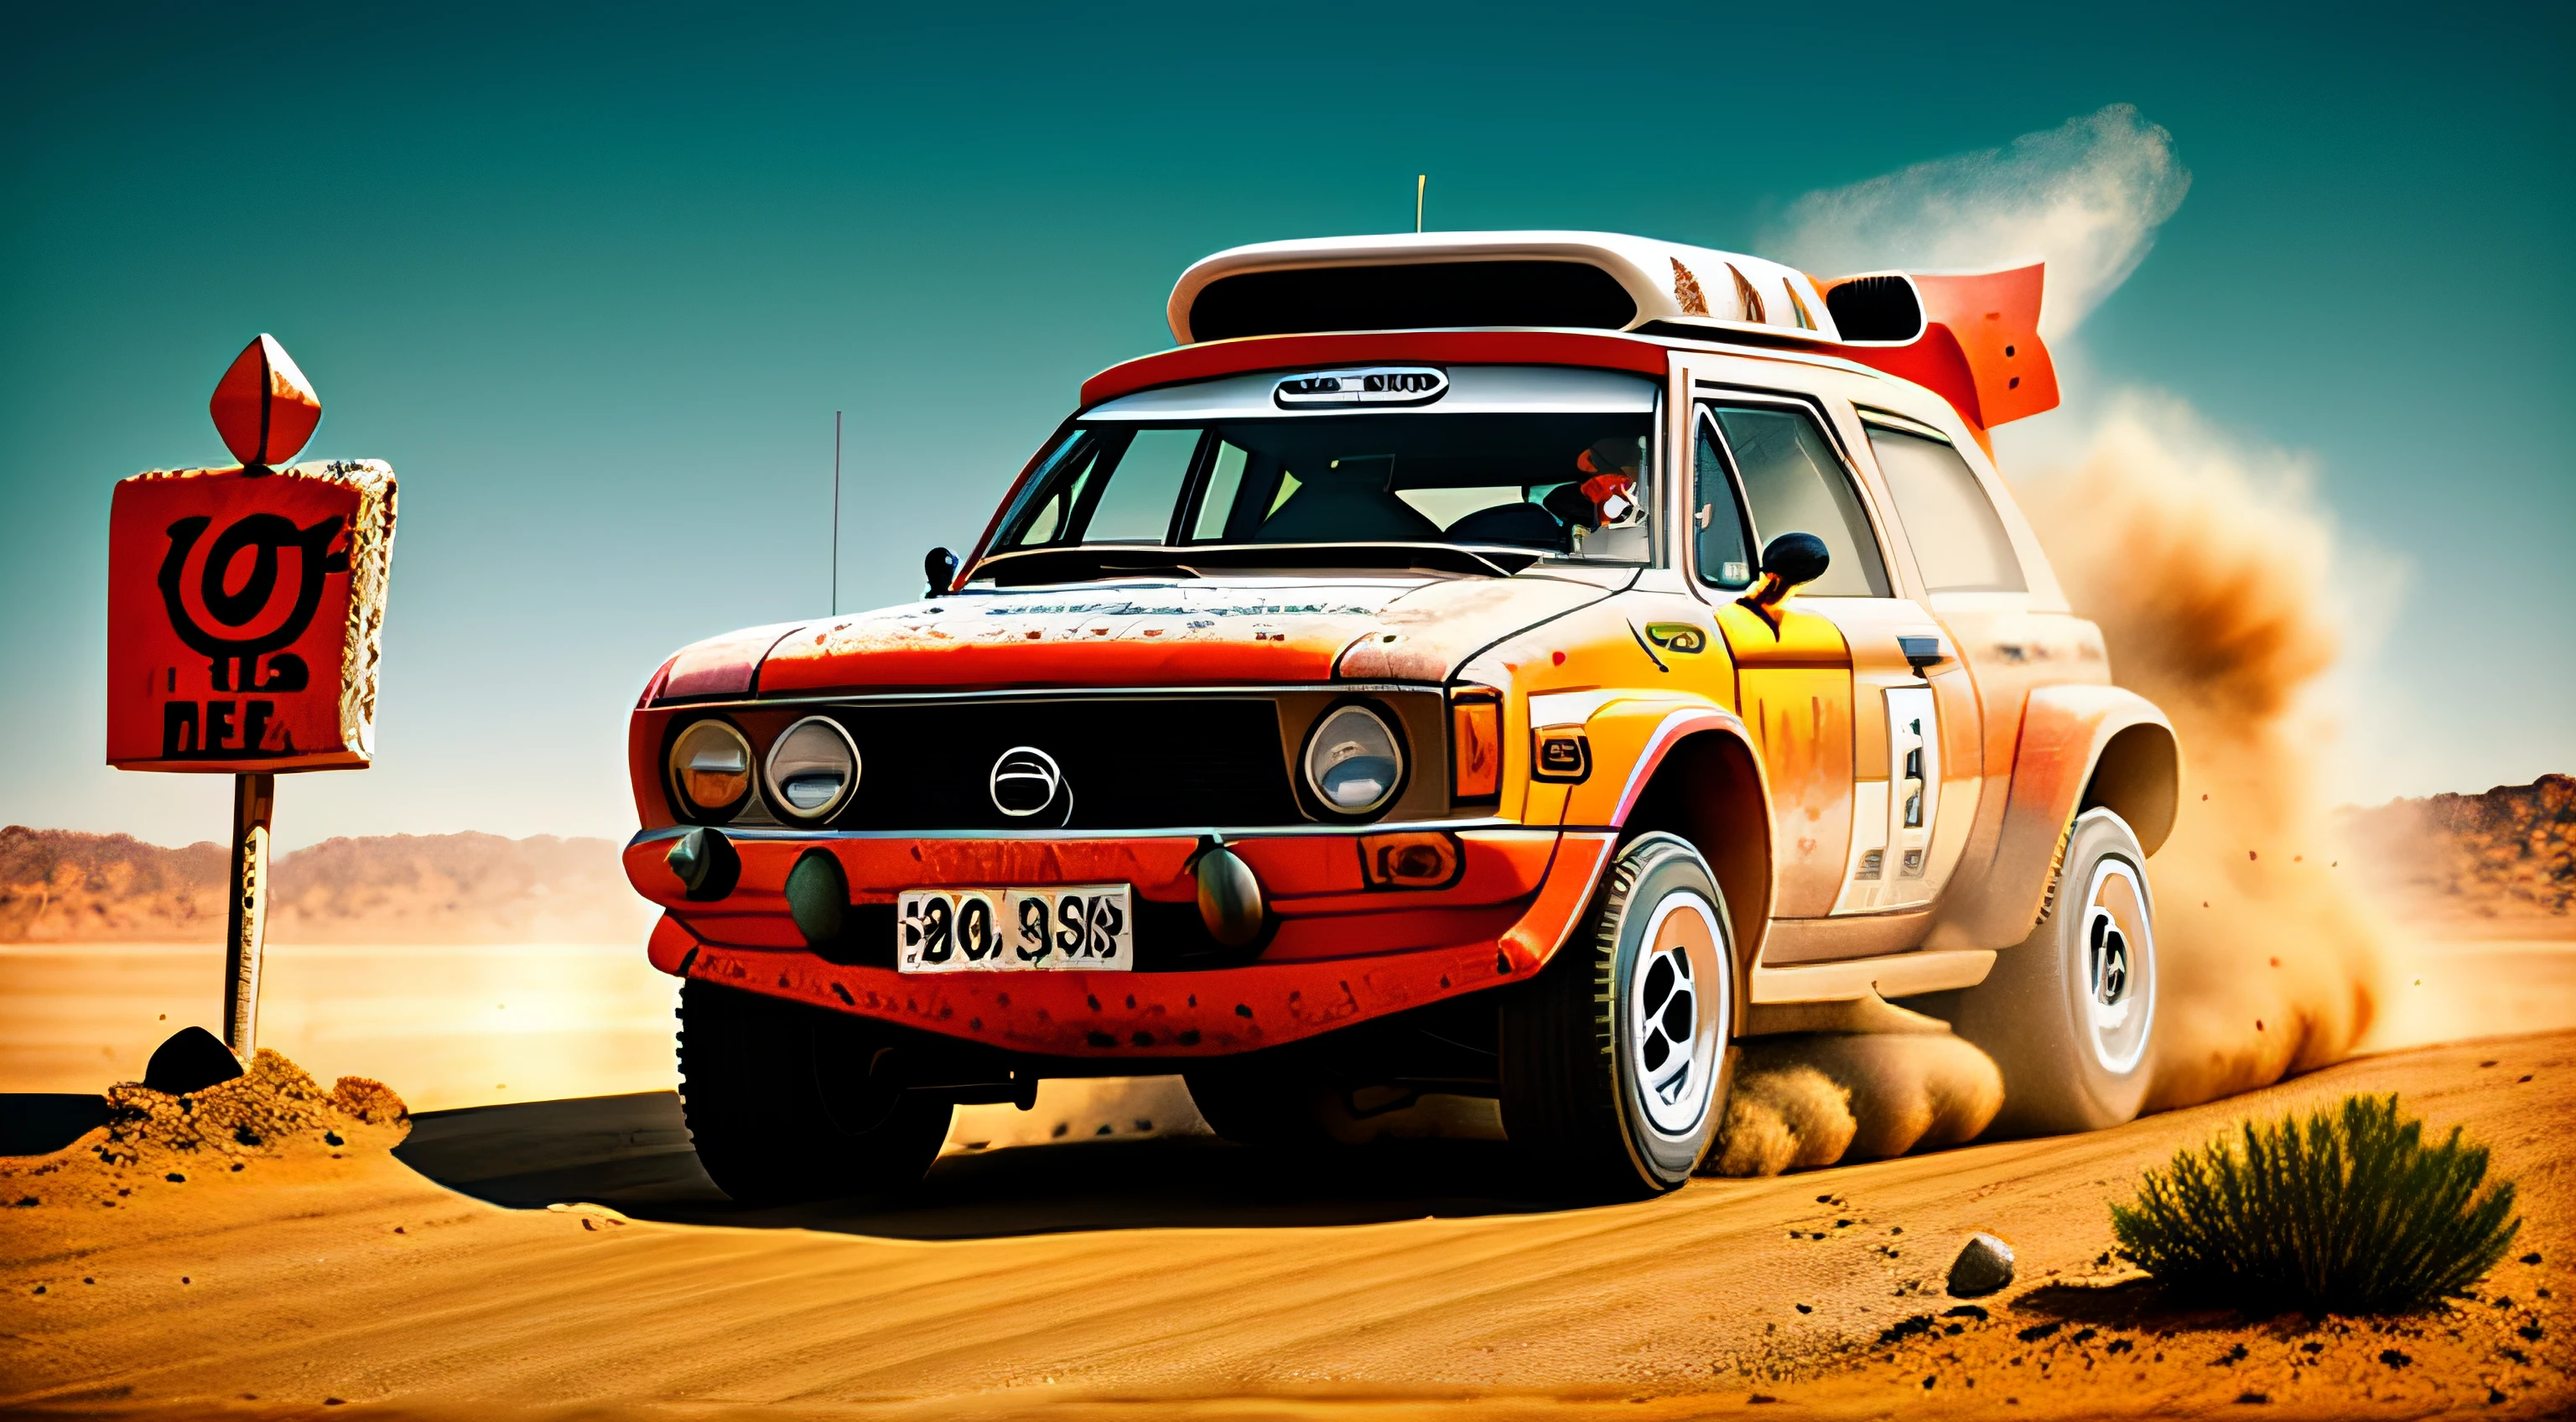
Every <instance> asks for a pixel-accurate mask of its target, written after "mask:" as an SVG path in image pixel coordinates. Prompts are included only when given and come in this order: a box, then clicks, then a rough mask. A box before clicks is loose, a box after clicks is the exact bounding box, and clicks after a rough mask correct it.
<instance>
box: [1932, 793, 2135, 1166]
mask: <svg viewBox="0 0 2576 1422" xmlns="http://www.w3.org/2000/svg"><path fill="white" fill-rule="evenodd" d="M2115 940H2116V945H2115ZM2115 961H2116V964H2117V968H2116V973H2115V974H2114V973H2111V972H2107V971H2105V970H2106V969H2109V968H2111V966H2112V965H2113V964H2114V962H2115ZM2157 985H2158V979H2157V966H2156V951H2155V904H2154V900H2153V899H2152V897H2151V896H2150V894H2149V891H2148V888H2147V855H2146V851H2145V850H2143V849H2140V848H2139V847H2138V837H2137V836H2136V835H2135V834H2134V833H2132V832H2131V831H2130V829H2129V826H2128V823H2127V822H2126V821H2124V820H2122V819H2121V818H2120V817H2119V816H2118V815H2116V814H2114V813H2112V812H2111V811H2109V810H2107V809H2097V810H2087V811H2085V812H2084V813H2083V814H2082V815H2080V816H2078V817H2077V819H2076V821H2075V825H2074V827H2073V829H2072V830H2071V831H2070V832H2069V833H2068V835H2067V840H2066V853H2065V856H2064V859H2063V861H2062V864H2061V866H2060V868H2059V870H2058V875H2057V882H2056V884H2055V886H2054V887H2053V888H2052V889H2051V891H2050V898H2049V905H2048V911H2047V913H2046V914H2044V915H2043V916H2042V917H2041V918H2040V921H2039V926H2038V927H2036V928H2034V929H2032V930H2031V934H2030V936H2029V937H2028V938H2026V939H2024V940H2022V941H2021V942H2020V943H2018V944H2016V945H2014V946H2013V947H2010V948H2006V949H2004V950H2003V951H2002V952H2000V953H1998V954H1996V955H1995V966H1994V970H1993V971H1992V972H1990V973H1988V974H1987V975H1986V980H1985V981H1984V982H1982V983H1979V984H1978V985H1977V986H1975V987H1972V988H1969V989H1967V990H1966V991H1964V992H1962V993H1960V994H1959V996H1958V999H1957V1004H1956V1007H1955V1016H1953V1018H1952V1019H1951V1024H1950V1025H1951V1028H1952V1030H1954V1031H1956V1032H1957V1033H1958V1034H1959V1035H1960V1036H1962V1037H1964V1038H1966V1039H1967V1040H1969V1041H1970V1042H1973V1043H1975V1044H1976V1045H1977V1046H1978V1047H1979V1048H1981V1049H1982V1050H1983V1051H1984V1052H1985V1053H1986V1055H1988V1056H1990V1057H1992V1058H1994V1059H1995V1065H1996V1066H1997V1067H2000V1068H2001V1069H2002V1071H2003V1078H2004V1108H2003V1112H2002V1114H2000V1115H1998V1116H1996V1117H1995V1122H1994V1124H1993V1125H1992V1126H1990V1127H1988V1128H1987V1134H1988V1135H1990V1136H2038V1135H2063V1134H2067V1133H2070V1132H2075V1131H2098V1130H2101V1129H2102V1128H2104V1127H2106V1126H2116V1125H2119V1124H2120V1123H2121V1122H2123V1121H2128V1120H2132V1119H2134V1118H2135V1117H2136V1116H2137V1114H2138V1108H2139V1107H2140V1105H2142V1104H2143V1103H2144V1102H2145V1100H2146V1094H2147V1086H2148V1084H2149V1081H2150V1079H2151V1078H2152V1076H2153V1075H2154V1072H2155V1065H2156V1050H2155V1048H2156V1041H2155V1017H2156V995H2157ZM2106 988H2107V989H2109V990H2111V991H2112V993H2113V996H2112V1000H2111V1001H2107V1002H2106V1001H2104V1000H2103V997H2104V994H2105V990H2106Z"/></svg>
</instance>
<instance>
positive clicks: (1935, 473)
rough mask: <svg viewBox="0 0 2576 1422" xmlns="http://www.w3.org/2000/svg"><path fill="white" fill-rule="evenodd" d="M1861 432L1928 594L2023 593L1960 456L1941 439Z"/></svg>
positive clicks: (2016, 567) (2006, 543) (1996, 521)
mask: <svg viewBox="0 0 2576 1422" xmlns="http://www.w3.org/2000/svg"><path fill="white" fill-rule="evenodd" d="M1868 429H1869V447H1870V448H1871V449H1873V450H1876V451H1877V452H1878V467H1879V470H1880V472H1881V473H1884V474H1885V475H1886V476H1887V488H1888V492H1890V493H1892V494H1894V495H1895V496H1896V512H1897V516H1898V517H1900V518H1902V519H1904V520H1905V538H1906V541H1907V542H1909V543H1911V544H1913V545H1914V561H1915V564H1916V566H1918V567H1920V568H1921V569H1922V570H1923V585H1924V586H1925V587H1927V588H1929V589H1931V590H1932V591H1934V592H2021V591H2024V590H2025V589H2026V588H2027V587H2028V584H2026V583H2024V582H2023V581H2022V575H2021V560H2020V559H2018V558H2016V557H2014V556H2013V549H2012V539H2011V538H2009V537H2007V536H2006V535H2005V533H2004V523H2003V520H2002V519H2000V518H1997V517H1996V516H1995V506H1994V505H1993V504H1992V503H1990V502H1988V501H1987V499H1986V491H1985V490H1984V489H1982V488H1980V487H1978V485H1977V475H1976V471H1974V470H1972V469H1970V468H1969V467H1968V461H1966V460H1965V459H1962V458H1960V457H1959V451H1957V450H1956V449H1953V448H1951V447H1950V443H1949V441H1947V440H1939V439H1932V438H1929V437H1928V436H1924V435H1919V434H1915V433H1914V432H1912V431H1910V430H1898V429H1890V428H1888V427H1886V426H1884V425H1880V424H1878V423H1876V422H1874V421H1873V422H1870V423H1869V424H1868Z"/></svg>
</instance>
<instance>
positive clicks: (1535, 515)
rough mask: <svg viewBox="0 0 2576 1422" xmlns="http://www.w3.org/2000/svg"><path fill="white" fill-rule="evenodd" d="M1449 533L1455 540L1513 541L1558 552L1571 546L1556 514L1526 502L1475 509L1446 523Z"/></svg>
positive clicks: (1464, 541) (1527, 546) (1570, 541)
mask: <svg viewBox="0 0 2576 1422" xmlns="http://www.w3.org/2000/svg"><path fill="white" fill-rule="evenodd" d="M1449 537H1450V538H1451V539H1453V540H1454V541H1456V542H1459V543H1516V544H1519V545H1520V546H1522V547H1524V548H1552V549H1555V550H1556V551H1557V552H1559V553H1563V552H1565V551H1567V550H1568V549H1569V548H1571V547H1572V546H1573V540H1572V539H1571V538H1569V537H1568V536H1567V534H1566V527H1565V525H1564V524H1562V523H1560V522H1558V521H1557V517H1556V515H1554V514H1552V513H1550V512H1548V511H1547V510H1546V509H1543V508H1540V507H1539V506H1538V505H1536V504H1533V503H1527V502H1522V503H1517V504H1496V505H1494V506H1493V507H1492V508H1488V509H1478V510H1476V511H1475V512H1474V513H1471V514H1469V515H1467V516H1466V517H1464V518H1462V519H1460V520H1458V521H1457V522H1456V523H1453V524H1451V525H1449Z"/></svg>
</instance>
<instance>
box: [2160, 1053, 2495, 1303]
mask: <svg viewBox="0 0 2576 1422" xmlns="http://www.w3.org/2000/svg"><path fill="white" fill-rule="evenodd" d="M2240 1129H2241V1131H2242V1134H2243V1140H2242V1142H2241V1143H2233V1144H2232V1143H2230V1142H2228V1141H2226V1140H2224V1139H2221V1140H2218V1141H2214V1142H2212V1143H2211V1144H2210V1145H2209V1146H2207V1147H2206V1148H2204V1149H2200V1150H2184V1151H2180V1152H2177V1153H2176V1154H2175V1156H2174V1158H2173V1163H2172V1165H2170V1166H2168V1167H2167V1168H2166V1169H2165V1170H2164V1171H2162V1172H2158V1171H2152V1170H2151V1171H2148V1172H2147V1176H2146V1179H2145V1180H2143V1181H2142V1182H2140V1184H2139V1186H2138V1199H2137V1203H2136V1204H2135V1205H2116V1204H2115V1205H2113V1206H2112V1207H2111V1230H2112V1232H2113V1233H2114V1234H2116V1235H2118V1236H2119V1239H2120V1245H2121V1247H2122V1248H2123V1249H2125V1250H2127V1251H2128V1253H2129V1255H2130V1256H2131V1257H2132V1258H2134V1259H2136V1260H2137V1262H2138V1265H2139V1267H2140V1268H2143V1269H2145V1270H2146V1271H2147V1273H2148V1274H2149V1275H2151V1276H2152V1277H2154V1278H2155V1279H2156V1280H2157V1281H2158V1282H2159V1283H2162V1284H2165V1285H2167V1286H2168V1287H2171V1288H2174V1289H2176V1290H2178V1291H2180V1292H2183V1293H2186V1294H2193V1295H2198V1296H2201V1297H2206V1298H2213V1299H2218V1300H2223V1301H2225V1302H2228V1303H2233V1304H2236V1305H2238V1306H2239V1307H2242V1308H2245V1309H2247V1310H2249V1311H2259V1310H2261V1309H2265V1308H2273V1309H2280V1308H2297V1309H2305V1310H2308V1311H2309V1312H2335V1313H2397V1312H2404V1311H2407V1310H2411V1309H2418V1308H2423V1307H2426V1306H2428V1305H2430V1304H2432V1303H2434V1302H2435V1301H2436V1300H2439V1299H2441V1298H2443V1297H2445V1296H2448V1295H2452V1294H2457V1293H2461V1292H2464V1291H2465V1290H2467V1288H2468V1287H2469V1286H2470V1285H2471V1284H2474V1283H2476V1282H2477V1281H2478V1280H2479V1279H2480V1278H2483V1277H2484V1276H2485V1275H2486V1272H2487V1271H2488V1270H2489V1269H2492V1268H2494V1267H2495V1265H2496V1262H2497V1261H2498V1260H2500V1259H2502V1258H2503V1257H2504V1252H2505V1249H2506V1248H2507V1247H2508V1246H2509V1245H2511V1244H2512V1242H2513V1237H2514V1234H2515V1233H2516V1232H2517V1231H2518V1230H2520V1229H2521V1228H2522V1221H2521V1220H2520V1219H2518V1218H2517V1219H2511V1220H2508V1219H2507V1216H2509V1215H2511V1214H2512V1212H2513V1182H2512V1181H2510V1180H2499V1181H2497V1182H2496V1183H2495V1184H2493V1185H2490V1186H2487V1187H2486V1189H2485V1190H2484V1191H2483V1193H2481V1191H2480V1189H2479V1187H2480V1185H2481V1184H2482V1183H2483V1182H2485V1180H2486V1175H2487V1152H2486V1148H2485V1147H2483V1146H2477V1145H2464V1144H2462V1143H2461V1140H2460V1132H2459V1129H2458V1128H2457V1127H2454V1128H2452V1131H2451V1134H2450V1138H2449V1139H2448V1140H2445V1141H2444V1142H2443V1143H2442V1144H2440V1145H2438V1146H2433V1147H2430V1148H2428V1147H2426V1146H2425V1144H2424V1140H2423V1135H2424V1127H2423V1123H2422V1122H2420V1121H2415V1120H2400V1119H2399V1118H2398V1114H2397V1098H2396V1097H2395V1096H2393V1095H2392V1096H2387V1097H2374V1096H2348V1097H2345V1098H2344V1100H2343V1104H2342V1105H2341V1106H2340V1107H2338V1108H2336V1109H2334V1110H2331V1111H2318V1112H2315V1113H2313V1114H2311V1115H2310V1116H2309V1117H2308V1118H2307V1120H2306V1121H2304V1122H2301V1121H2299V1120H2297V1119H2295V1118H2292V1117H2287V1116H2285V1117H2283V1118H2281V1120H2279V1121H2278V1122H2275V1123H2273V1124H2271V1125H2268V1126H2261V1127H2258V1126H2256V1125H2255V1124H2254V1123H2253V1122H2251V1121H2248V1122H2245V1123H2244V1124H2243V1126H2242V1127H2241V1128H2240Z"/></svg>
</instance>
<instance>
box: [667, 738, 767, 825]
mask: <svg viewBox="0 0 2576 1422" xmlns="http://www.w3.org/2000/svg"><path fill="white" fill-rule="evenodd" d="M671 792H672V793H673V794H674V795H677V796H678V797H679V800H680V805H679V808H680V811H681V813H682V814H684V815H687V816H690V817H692V818H699V819H715V820H723V819H731V818H732V817H733V812H734V811H736V810H738V809H740V808H742V802H743V801H744V800H746V799H748V798H750V795H751V742H749V741H746V740H744V739H743V738H742V732H740V731H737V730H735V729H734V728H733V727H731V726H729V725H727V724H725V723H724V722H722V721H700V722H698V723H697V724H696V725H694V726H691V727H689V728H688V729H687V730H685V731H682V732H681V733H680V738H679V739H678V740H675V741H673V742H671Z"/></svg>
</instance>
